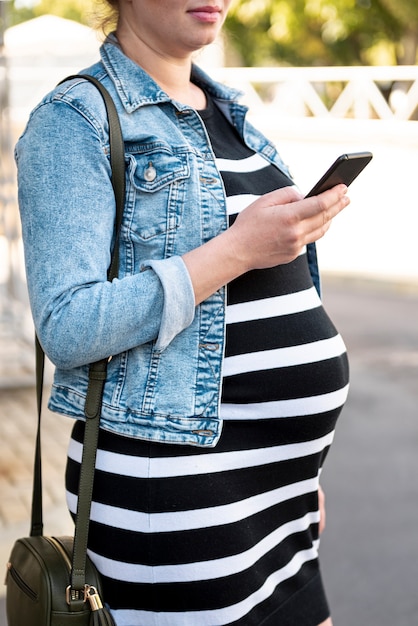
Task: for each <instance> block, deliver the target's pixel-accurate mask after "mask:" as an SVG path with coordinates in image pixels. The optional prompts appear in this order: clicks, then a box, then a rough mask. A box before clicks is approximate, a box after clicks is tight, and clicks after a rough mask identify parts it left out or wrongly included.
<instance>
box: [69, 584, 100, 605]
mask: <svg viewBox="0 0 418 626" xmlns="http://www.w3.org/2000/svg"><path fill="white" fill-rule="evenodd" d="M65 599H66V601H67V604H71V603H72V602H77V601H79V600H82V601H83V602H87V600H88V601H89V604H90V608H91V610H92V611H99V610H100V609H102V608H103V604H102V600H101V598H100V596H99V592H98V591H97V589H96V587H93V585H84V589H71V585H68V587H67V589H66V591H65Z"/></svg>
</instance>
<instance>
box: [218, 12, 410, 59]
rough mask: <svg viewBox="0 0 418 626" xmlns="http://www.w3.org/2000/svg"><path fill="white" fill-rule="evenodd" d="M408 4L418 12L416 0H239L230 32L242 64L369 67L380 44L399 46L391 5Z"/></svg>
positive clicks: (397, 15) (398, 26) (396, 18)
mask: <svg viewBox="0 0 418 626" xmlns="http://www.w3.org/2000/svg"><path fill="white" fill-rule="evenodd" d="M404 3H410V4H411V10H412V8H414V9H415V10H416V9H417V6H418V3H417V0H293V1H292V2H289V0H235V2H233V4H232V7H231V10H230V13H229V16H228V20H227V24H226V28H227V30H228V32H229V33H230V37H229V41H230V46H232V49H233V51H234V50H235V51H237V52H238V54H239V56H240V57H241V60H242V63H243V64H244V65H270V64H277V62H279V63H281V64H283V65H297V66H301V65H304V66H311V65H353V64H369V63H373V61H374V58H373V53H372V52H373V50H374V49H375V47H376V46H378V45H379V44H380V43H381V42H386V43H387V45H388V47H390V48H392V49H393V48H394V43H395V42H398V41H400V39H401V37H402V34H403V28H402V27H403V24H402V20H401V15H400V13H401V12H400V11H398V12H397V13H395V11H394V10H392V7H391V4H393V5H394V7H398V6H399V5H402V4H404ZM415 23H416V25H417V27H418V17H417V18H415ZM396 60H397V59H396V56H395V54H394V53H392V62H393V63H396Z"/></svg>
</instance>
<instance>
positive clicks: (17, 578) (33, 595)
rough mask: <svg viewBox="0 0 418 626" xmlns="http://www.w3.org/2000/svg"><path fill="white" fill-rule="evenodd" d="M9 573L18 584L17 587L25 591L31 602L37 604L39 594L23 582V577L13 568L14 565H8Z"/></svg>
mask: <svg viewBox="0 0 418 626" xmlns="http://www.w3.org/2000/svg"><path fill="white" fill-rule="evenodd" d="M7 571H8V573H9V574H10V576H11V578H12V579H13V580H14V582H15V583H16V585H17V586H18V587H19V588H20V589H21V590H22V591H23V593H25V594H26V595H27V596H28V597H29V598H30V599H31V600H33V601H35V602H36V600H37V599H38V594H37V593H36V591H34V590H33V589H32V588H31V587H29V585H28V583H27V582H25V581H24V580H23V578H22V576H21V575H20V574H19V572H18V571H17V569H16V568H14V567H13V564H12V563H8V564H7Z"/></svg>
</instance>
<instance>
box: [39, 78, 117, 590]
mask: <svg viewBox="0 0 418 626" xmlns="http://www.w3.org/2000/svg"><path fill="white" fill-rule="evenodd" d="M75 78H77V79H84V80H88V81H89V82H91V83H93V84H94V85H95V86H96V87H97V89H98V90H99V91H100V93H101V95H102V97H103V100H104V103H105V107H106V112H107V116H108V121H109V143H110V164H111V169H112V186H113V190H114V194H115V202H116V219H115V244H114V247H113V250H112V256H111V263H110V266H109V269H108V273H107V277H108V280H109V281H112V280H113V279H114V278H116V277H117V276H118V270H119V238H120V227H121V223H122V216H123V207H124V198H125V149H124V142H123V137H122V131H121V128H120V122H119V116H118V113H117V111H116V107H115V105H114V102H113V100H112V98H111V96H110V95H109V93H108V91H107V90H106V89H105V87H103V85H102V84H101V83H100V81H98V80H97V79H96V78H94V77H93V76H90V75H88V74H77V75H73V76H68V77H67V78H65V79H64V80H63V81H61V82H65V81H67V80H70V79H75ZM35 348H36V394H37V410H38V429H37V435H36V450H35V463H34V480H33V494H32V519H31V536H37V535H42V533H43V518H42V464H41V410H42V389H43V373H44V361H45V354H44V351H43V349H42V347H41V344H40V342H39V340H38V337H36V338H35ZM107 363H108V359H102V360H100V361H97V362H96V363H92V364H91V365H90V368H89V383H88V389H87V396H86V403H85V409H84V413H85V418H86V424H85V434H84V442H83V456H82V461H81V468H80V482H79V489H78V505H77V515H76V523H75V536H74V549H73V560H72V571H71V592H70V599H71V600H74V601H75V602H77V601H78V600H80V593H81V594H84V587H85V584H86V578H85V572H86V560H87V541H88V531H89V522H90V509H91V499H92V493H93V481H94V469H95V464H96V452H97V442H98V436H99V425H100V414H101V406H102V396H103V389H104V384H105V381H106V373H107ZM82 598H83V595H81V599H82Z"/></svg>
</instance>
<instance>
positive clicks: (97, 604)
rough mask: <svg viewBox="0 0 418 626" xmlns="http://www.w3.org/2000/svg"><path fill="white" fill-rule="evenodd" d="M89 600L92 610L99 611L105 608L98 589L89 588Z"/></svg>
mask: <svg viewBox="0 0 418 626" xmlns="http://www.w3.org/2000/svg"><path fill="white" fill-rule="evenodd" d="M88 587H89V588H88V590H87V598H88V601H89V602H90V608H91V610H92V611H99V610H100V609H102V608H103V604H102V600H101V598H100V596H99V594H98V591H97V589H96V587H93V586H88Z"/></svg>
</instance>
